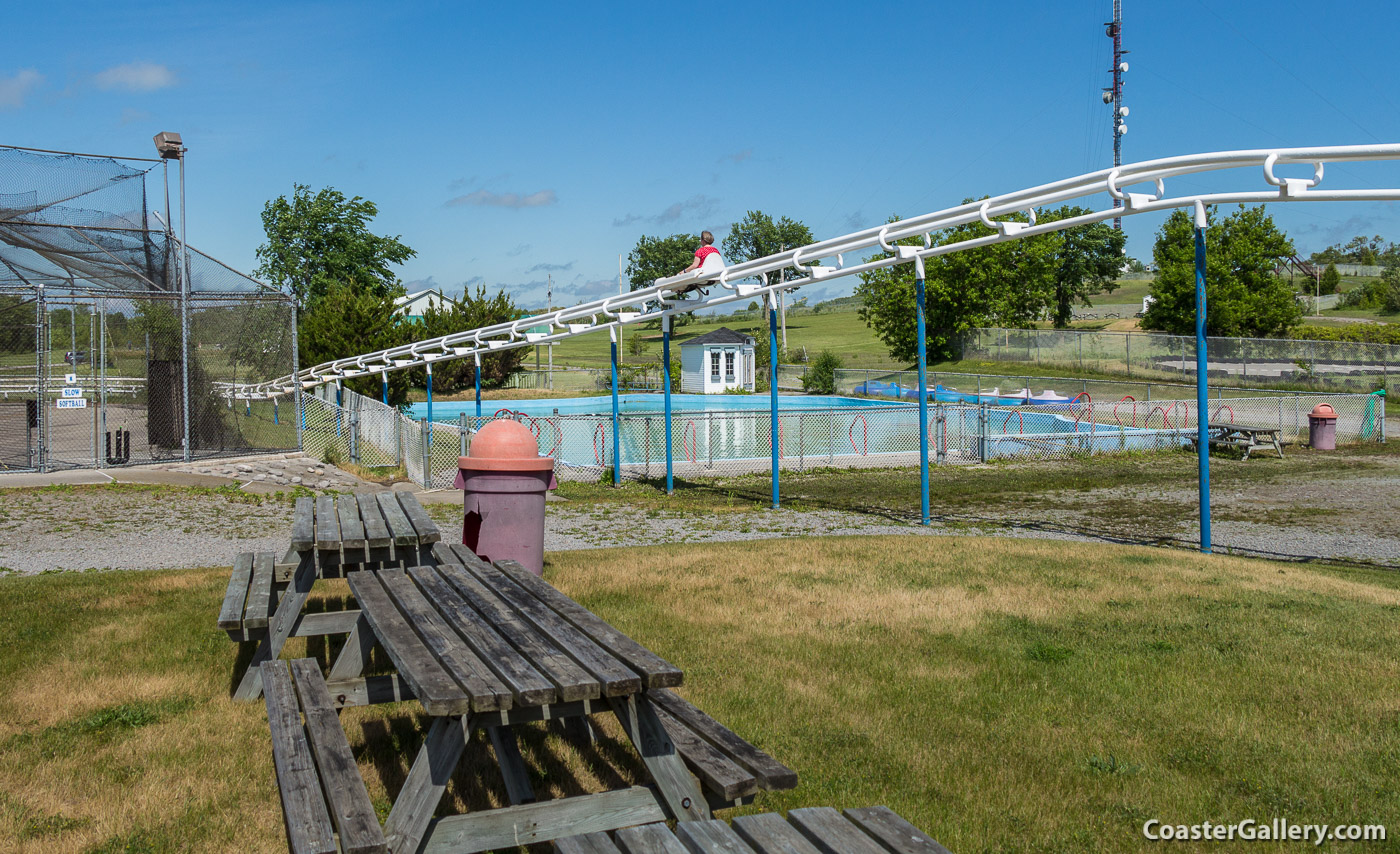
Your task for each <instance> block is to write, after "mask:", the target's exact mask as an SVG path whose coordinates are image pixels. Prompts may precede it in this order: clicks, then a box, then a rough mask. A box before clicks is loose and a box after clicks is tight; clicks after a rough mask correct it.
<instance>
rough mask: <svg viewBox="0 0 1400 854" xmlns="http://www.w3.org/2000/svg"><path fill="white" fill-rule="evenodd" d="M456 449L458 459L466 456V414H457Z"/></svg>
mask: <svg viewBox="0 0 1400 854" xmlns="http://www.w3.org/2000/svg"><path fill="white" fill-rule="evenodd" d="M457 430H458V433H457V447H458V448H459V449H460V451H461V452H460V453H459V454H458V455H457V456H459V457H465V456H466V455H467V413H466V412H459V413H457Z"/></svg>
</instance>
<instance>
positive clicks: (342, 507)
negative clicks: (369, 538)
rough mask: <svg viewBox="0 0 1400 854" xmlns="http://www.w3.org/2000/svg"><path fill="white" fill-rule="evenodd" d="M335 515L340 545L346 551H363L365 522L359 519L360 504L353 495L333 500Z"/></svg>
mask: <svg viewBox="0 0 1400 854" xmlns="http://www.w3.org/2000/svg"><path fill="white" fill-rule="evenodd" d="M335 517H336V521H338V522H339V523H340V545H341V547H342V548H344V549H345V550H346V551H347V552H348V551H352V550H359V551H364V548H365V523H364V522H361V521H360V504H359V502H358V501H356V500H355V496H353V495H342V496H341V497H339V498H337V499H336V500H335Z"/></svg>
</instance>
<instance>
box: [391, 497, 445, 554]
mask: <svg viewBox="0 0 1400 854" xmlns="http://www.w3.org/2000/svg"><path fill="white" fill-rule="evenodd" d="M395 495H397V496H398V497H399V506H400V507H401V508H402V509H403V514H404V515H405V516H407V517H408V521H409V522H410V523H411V524H412V525H413V530H415V531H417V532H418V543H419V544H420V545H428V544H429V543H436V542H438V541H440V540H441V539H442V531H441V530H439V529H438V526H437V523H436V522H434V521H433V520H432V518H431V517H429V516H428V511H427V510H424V509H423V505H422V504H420V503H418V496H416V495H414V494H413V493H411V492H398V493H395Z"/></svg>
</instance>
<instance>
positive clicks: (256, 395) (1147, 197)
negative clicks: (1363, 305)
mask: <svg viewBox="0 0 1400 854" xmlns="http://www.w3.org/2000/svg"><path fill="white" fill-rule="evenodd" d="M1386 160H1400V144H1395V143H1389V144H1376V145H1339V146H1322V147H1312V148H1274V149H1250V150H1241V151H1224V152H1213V153H1205V154H1191V155H1183V156H1178V157H1166V158H1160V159H1156V160H1147V161H1143V162H1140V163H1132V164H1127V165H1124V166H1120V167H1114V168H1112V169H1104V170H1100V171H1097V172H1091V173H1089V174H1086V175H1081V176H1078V177H1075V178H1068V179H1064V180H1060V181H1056V182H1053V183H1050V184H1043V185H1041V186H1038V187H1032V188H1029V189H1024V190H1018V191H1016V192H1012V193H1006V194H1003V195H1000V196H995V197H992V198H988V199H984V200H982V201H977V202H970V203H967V204H962V205H958V206H956V207H951V208H946V209H944V210H940V211H935V212H933V213H928V214H923V215H920V216H915V217H911V218H909V219H905V220H900V221H898V222H895V223H888V224H885V225H881V226H876V227H872V228H866V229H863V230H861V231H856V232H853V233H851V234H847V235H844V236H841V237H835V238H831V239H828V240H821V241H817V242H816V243H812V244H809V245H806V246H802V247H798V248H796V249H790V250H786V251H784V252H780V253H777V254H774V255H768V256H766V257H763V258H758V259H755V260H752V261H745V262H741V263H736V264H730V265H728V266H726V267H724V268H722V269H720V270H719V271H717V272H716V271H704V270H697V271H695V272H692V273H688V274H684V275H679V276H669V277H666V278H661V279H657V280H656V281H655V282H654V284H653V285H652V286H651V287H648V288H641V289H638V290H635V291H632V292H630V293H626V294H619V295H616V296H609V297H606V298H604V299H601V300H595V301H593V302H589V303H584V304H581V305H576V306H572V307H568V308H561V309H557V310H555V311H552V312H547V313H543V314H537V315H532V316H529V317H522V318H520V319H518V320H514V321H509V322H506V323H499V324H496V325H494V326H487V327H482V328H480V329H473V330H467V331H463V332H456V333H453V334H451V335H445V336H442V337H439V338H432V339H428V340H424V341H418V342H415V343H413V344H406V345H401V346H398V347H392V348H389V349H386V350H380V351H378V352H374V353H366V354H364V355H360V356H352V357H350V358H346V359H337V360H335V361H331V362H325V363H323V364H319V365H316V366H314V367H310V368H306V369H304V370H301V371H299V372H298V373H297V374H296V375H294V376H293V375H288V376H284V377H281V378H279V379H276V380H271V381H268V382H263V383H258V384H247V385H238V386H235V387H232V388H230V389H229V390H228V391H227V392H226V394H227V395H228V396H230V397H235V398H237V399H239V400H243V399H267V398H275V397H280V396H282V395H286V394H290V393H292V392H293V390H294V388H295V385H296V383H298V382H299V383H300V384H301V386H302V387H303V388H314V387H315V386H318V385H323V384H325V383H331V382H336V381H340V380H345V379H351V378H354V377H363V376H373V375H376V374H387V373H388V372H389V371H400V370H406V369H409V368H415V367H425V366H431V365H432V364H433V363H436V362H440V361H448V360H452V359H464V358H476V359H478V360H479V358H480V356H481V354H483V353H491V352H495V351H498V350H507V349H512V348H516V347H530V346H534V345H537V344H548V343H553V342H556V341H563V340H565V339H568V338H573V337H575V336H578V335H586V334H590V333H593V332H599V331H602V330H604V329H607V330H609V333H610V334H611V335H614V336H615V335H616V332H615V329H616V328H617V327H620V326H623V325H626V324H635V323H643V322H647V321H652V320H659V319H663V318H667V317H669V316H671V315H674V314H680V313H685V312H693V311H696V310H699V309H703V308H713V307H716V306H720V305H725V304H727V303H732V302H736V301H739V300H751V299H754V298H756V297H763V298H764V299H765V300H767V301H769V302H770V304H771V303H772V301H773V300H775V298H776V294H777V293H778V292H779V291H792V290H796V289H798V288H801V287H802V286H804V285H807V284H811V283H813V282H818V281H825V280H828V279H835V278H839V277H843V276H852V275H857V274H860V273H864V272H868V271H871V270H877V269H880V268H883V267H891V266H894V265H896V264H905V263H915V264H916V265H917V266H919V267H920V268H922V262H923V259H926V258H933V257H936V256H939V255H945V254H948V253H952V252H961V251H964V250H968V249H976V248H979V247H982V246H989V245H992V244H996V243H1003V242H1007V241H1011V240H1018V239H1020V238H1023V237H1031V236H1034V235H1038V234H1046V233H1049V232H1054V231H1060V230H1063V229H1066V228H1073V227H1075V226H1080V225H1087V224H1090V223H1097V222H1103V221H1105V220H1109V219H1113V218H1114V217H1116V216H1131V215H1135V214H1142V213H1152V212H1155V211H1164V210H1171V209H1174V208H1189V207H1194V206H1196V205H1197V204H1205V205H1218V204H1235V203H1243V204H1257V203H1264V202H1306V201H1318V202H1337V201H1392V200H1397V199H1400V189H1376V188H1371V189H1326V190H1323V189H1319V186H1320V184H1321V183H1322V178H1323V173H1324V164H1326V163H1358V162H1376V161H1386ZM1284 165H1289V166H1296V165H1306V166H1311V167H1312V175H1311V177H1285V176H1281V175H1279V174H1277V172H1276V169H1277V167H1279V166H1284ZM1246 167H1259V168H1260V169H1261V170H1262V173H1263V175H1262V177H1263V179H1264V181H1265V183H1266V184H1267V185H1268V188H1267V189H1253V190H1241V191H1238V192H1214V193H1191V194H1187V195H1181V196H1171V197H1169V196H1167V191H1166V181H1167V180H1169V179H1172V178H1176V177H1179V176H1182V175H1191V174H1196V173H1203V172H1217V171H1224V170H1234V169H1241V168H1246ZM1144 184H1150V185H1152V187H1153V190H1154V192H1151V193H1145V192H1137V191H1132V190H1129V189H1127V188H1130V187H1140V186H1141V185H1144ZM1101 193H1107V194H1108V195H1109V196H1110V197H1112V198H1113V199H1115V200H1117V201H1118V202H1120V203H1121V204H1122V207H1118V208H1114V207H1109V208H1105V209H1104V210H1101V211H1094V212H1091V213H1088V214H1084V215H1081V216H1077V217H1071V218H1068V219H1062V220H1056V221H1054V222H1047V223H1038V222H1036V215H1035V209H1036V208H1037V207H1042V206H1045V205H1051V204H1058V203H1062V202H1068V201H1071V200H1075V199H1081V198H1083V197H1086V196H1092V195H1097V194H1101ZM1017 214H1024V216H1025V220H1026V221H1022V220H1018V219H1000V217H1005V216H1008V215H1017ZM979 221H980V222H981V223H982V224H984V225H985V226H987V227H988V228H990V229H992V230H993V233H991V234H988V235H986V236H984V237H977V238H973V239H970V240H964V241H959V242H956V243H949V244H942V245H935V244H934V240H933V235H934V233H935V232H939V231H942V230H944V229H948V228H952V227H955V226H959V225H966V224H969V223H975V222H979ZM909 238H919V239H920V243H921V245H903V244H898V243H897V242H898V241H902V240H906V239H909ZM877 251H882V252H884V253H887V257H883V258H876V259H874V260H869V261H864V262H861V263H855V264H847V263H846V261H845V256H847V255H850V254H852V253H860V254H865V253H872V252H877ZM825 260H832V261H834V262H835V263H834V264H833V265H827V264H821V263H818V262H819V261H825ZM786 268H793V269H795V270H796V271H797V272H798V273H799V278H796V279H789V280H786V281H769V276H770V274H772V273H776V272H777V271H779V270H783V269H786ZM711 291H715V292H714V293H711ZM692 292H698V297H697V298H695V299H688V298H686V297H687V295H688V294H690V293H692ZM540 326H545V327H547V328H549V329H550V330H558V331H552V332H549V333H537V332H529V331H527V330H529V329H531V328H535V327H540ZM429 370H431V367H429Z"/></svg>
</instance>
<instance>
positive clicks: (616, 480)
mask: <svg viewBox="0 0 1400 854" xmlns="http://www.w3.org/2000/svg"><path fill="white" fill-rule="evenodd" d="M608 332H609V337H610V338H611V339H612V439H613V454H612V458H613V464H612V468H613V486H621V485H622V456H621V454H620V452H621V450H622V440H621V438H620V437H619V435H618V428H619V427H620V426H621V421H622V419H621V418H620V417H618V405H617V337H618V336H617V333H618V330H617V329H616V328H613V329H609V330H608Z"/></svg>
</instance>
